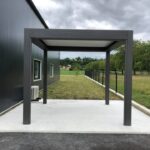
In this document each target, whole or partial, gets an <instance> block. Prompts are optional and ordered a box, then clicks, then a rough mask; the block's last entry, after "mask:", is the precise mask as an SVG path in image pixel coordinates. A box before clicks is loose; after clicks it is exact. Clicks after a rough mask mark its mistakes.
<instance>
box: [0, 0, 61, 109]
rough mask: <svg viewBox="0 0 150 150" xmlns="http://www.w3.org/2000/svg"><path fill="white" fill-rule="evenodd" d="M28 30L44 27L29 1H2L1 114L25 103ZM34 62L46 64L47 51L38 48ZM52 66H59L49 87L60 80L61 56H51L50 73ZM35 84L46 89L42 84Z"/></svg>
mask: <svg viewBox="0 0 150 150" xmlns="http://www.w3.org/2000/svg"><path fill="white" fill-rule="evenodd" d="M24 28H44V26H43V24H42V23H41V22H40V20H39V18H38V17H37V16H36V14H35V13H34V12H33V10H32V9H31V7H30V6H29V5H28V3H27V2H26V1H25V0H13V1H12V0H1V1H0V112H2V111H4V110H5V109H7V108H9V107H10V106H12V105H14V104H16V103H18V102H19V101H20V100H22V99H23V49H24ZM34 58H37V59H40V60H42V61H43V51H42V50H41V49H40V48H38V47H37V46H35V45H33V59H34ZM51 63H53V64H54V66H55V67H54V78H49V83H51V82H53V81H55V80H58V79H59V52H49V53H48V70H49V64H51ZM48 73H49V72H48ZM48 76H49V75H48ZM33 84H35V85H40V88H42V80H40V81H37V82H33Z"/></svg>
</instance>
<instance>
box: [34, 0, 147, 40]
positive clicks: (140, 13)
mask: <svg viewBox="0 0 150 150" xmlns="http://www.w3.org/2000/svg"><path fill="white" fill-rule="evenodd" d="M33 2H34V3H35V5H36V6H37V8H38V9H39V11H40V12H41V14H42V16H43V17H44V18H45V20H46V22H47V24H48V25H49V27H50V28H82V29H83V28H85V29H89V28H90V29H131V30H134V32H135V34H136V36H135V38H142V40H147V39H150V35H149V33H150V21H149V20H150V9H149V6H150V1H149V0H140V1H139V0H134V1H131V0H129V1H125V0H94V1H92V0H82V1H81V0H63V1H62V0H42V1H39V0H33ZM138 35H139V36H138ZM141 35H144V36H141Z"/></svg>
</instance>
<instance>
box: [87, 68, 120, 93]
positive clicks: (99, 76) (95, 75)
mask: <svg viewBox="0 0 150 150" xmlns="http://www.w3.org/2000/svg"><path fill="white" fill-rule="evenodd" d="M85 75H86V76H88V77H90V78H92V79H93V80H95V81H97V82H99V83H101V84H102V85H105V70H92V71H85ZM110 75H111V79H110V80H113V89H114V90H115V91H116V92H118V76H119V75H122V73H121V72H119V71H116V70H115V71H110Z"/></svg>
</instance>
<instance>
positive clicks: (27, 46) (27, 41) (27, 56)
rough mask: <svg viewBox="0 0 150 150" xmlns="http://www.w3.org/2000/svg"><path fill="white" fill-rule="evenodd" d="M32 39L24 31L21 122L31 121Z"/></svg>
mask: <svg viewBox="0 0 150 150" xmlns="http://www.w3.org/2000/svg"><path fill="white" fill-rule="evenodd" d="M31 64H32V41H31V38H30V36H29V34H28V32H26V31H25V33H24V89H23V91H24V92H23V99H24V100H23V124H30V123H31V77H32V70H31V69H32V67H31Z"/></svg>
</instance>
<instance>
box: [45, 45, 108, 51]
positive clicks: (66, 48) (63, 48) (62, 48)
mask: <svg viewBox="0 0 150 150" xmlns="http://www.w3.org/2000/svg"><path fill="white" fill-rule="evenodd" d="M47 49H48V50H49V51H66V52H69V51H72V52H74V51H75V52H106V48H105V47H72V46H48V47H47Z"/></svg>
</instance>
